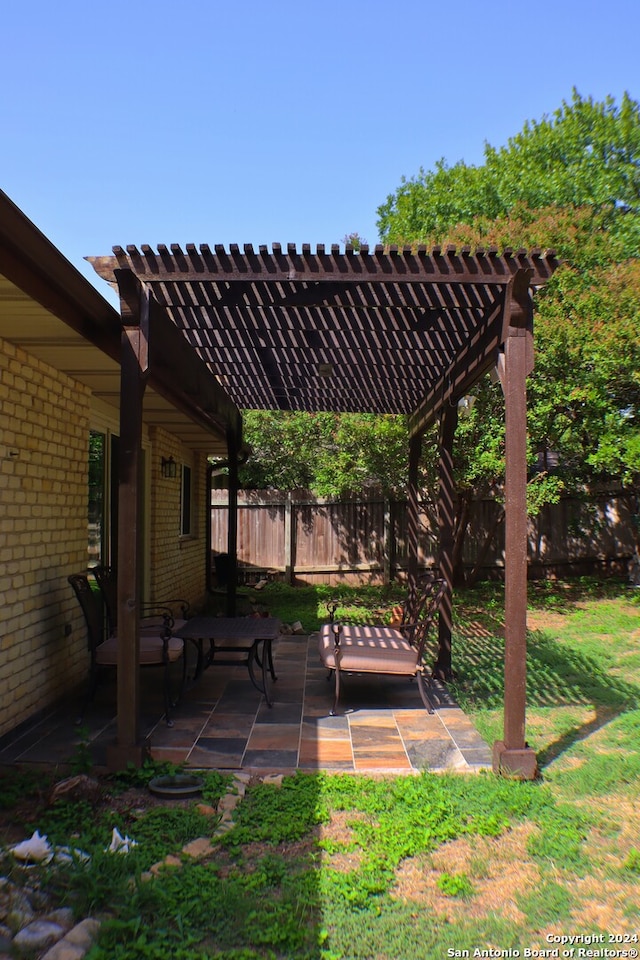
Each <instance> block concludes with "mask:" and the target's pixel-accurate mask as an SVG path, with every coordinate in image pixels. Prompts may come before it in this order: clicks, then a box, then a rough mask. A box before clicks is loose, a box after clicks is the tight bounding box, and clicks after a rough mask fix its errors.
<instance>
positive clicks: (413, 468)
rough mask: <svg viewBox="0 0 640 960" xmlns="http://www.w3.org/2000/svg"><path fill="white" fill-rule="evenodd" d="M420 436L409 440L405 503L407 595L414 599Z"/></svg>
mask: <svg viewBox="0 0 640 960" xmlns="http://www.w3.org/2000/svg"><path fill="white" fill-rule="evenodd" d="M421 450H422V436H421V434H419V433H418V434H415V435H414V436H412V437H410V438H409V489H408V503H407V581H408V594H409V596H410V597H414V596H415V594H416V590H417V588H418V567H419V549H420V540H419V531H420V505H419V503H418V466H419V463H420V452H421Z"/></svg>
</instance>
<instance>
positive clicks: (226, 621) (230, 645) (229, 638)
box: [175, 617, 280, 706]
mask: <svg viewBox="0 0 640 960" xmlns="http://www.w3.org/2000/svg"><path fill="white" fill-rule="evenodd" d="M279 634H280V621H279V620H277V619H276V618H275V617H192V619H191V620H187V622H186V623H185V624H184V625H183V626H181V627H180V629H179V630H176V632H175V636H176V637H180V638H181V639H182V640H191V641H192V642H193V643H194V644H195V645H196V647H197V649H198V660H197V663H196V671H195V676H194V679H196V678H197V677H199V676H200V675H201V673H202V672H203V670H206V668H207V667H209V666H211V665H212V664H216V663H217V664H220V665H221V666H238V664H241V665H244V666H246V667H247V669H248V671H249V677H250V678H251V682H252V683H253V685H254V687H255V688H256V690H259V691H260V693H262V694H263V695H264V698H265V700H266V701H267V705H268V706H271V698H270V697H269V690H268V687H267V670H268V671H269V673H270V674H271V677H272V679H273V680H277V679H278V678H277V677H276V674H275V671H274V669H273V654H272V649H271V645H272V643H273V641H274V640H275V639H276V638H277V637H278V636H279ZM206 640H208V641H209V651H208V653H207V656H206V660H205V656H204V649H203V647H204V642H205V641H206ZM219 654H223V655H224V654H229V655H231V654H233V655H234V656H222V657H221V656H219ZM256 666H257V667H258V668H259V670H260V672H261V675H262V684H260V683H259V682H258V679H257V677H256V672H255V667H256Z"/></svg>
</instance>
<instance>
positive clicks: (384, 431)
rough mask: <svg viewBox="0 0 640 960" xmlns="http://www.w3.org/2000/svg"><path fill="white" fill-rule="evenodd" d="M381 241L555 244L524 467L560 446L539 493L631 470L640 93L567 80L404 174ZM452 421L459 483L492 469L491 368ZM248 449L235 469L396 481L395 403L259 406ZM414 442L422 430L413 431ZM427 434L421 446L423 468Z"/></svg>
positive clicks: (637, 469) (639, 297)
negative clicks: (580, 87) (603, 95)
mask: <svg viewBox="0 0 640 960" xmlns="http://www.w3.org/2000/svg"><path fill="white" fill-rule="evenodd" d="M378 215H379V220H378V227H379V230H380V237H381V239H382V240H383V241H385V242H388V243H397V244H407V243H409V244H413V243H418V242H419V243H424V244H426V245H427V246H434V245H436V244H445V243H451V244H454V245H456V246H462V245H466V244H468V245H470V246H471V247H479V246H482V247H487V246H496V247H497V248H498V249H499V250H503V249H505V248H507V247H515V248H518V247H525V248H528V249H533V248H543V249H554V250H555V251H556V253H557V254H558V256H559V257H560V258H561V259H562V260H563V266H562V267H561V268H560V269H559V270H558V271H557V272H556V274H555V275H554V277H553V278H552V280H551V282H550V283H549V284H548V285H547V286H546V287H545V288H543V290H542V291H541V292H540V294H539V295H538V297H537V313H536V319H535V343H536V367H535V370H534V373H533V375H532V376H531V378H530V382H529V423H528V426H529V441H530V454H531V462H532V465H533V464H535V462H536V458H538V460H539V461H540V462H541V463H542V464H543V465H544V464H545V463H548V462H549V461H548V454H549V453H552V454H553V455H554V462H555V458H556V457H557V460H558V468H557V471H556V472H555V473H554V475H553V476H552V477H546V478H544V479H543V482H541V483H540V484H538V485H537V486H536V487H535V489H537V490H538V500H539V501H544V499H545V498H547V499H549V498H553V497H555V496H557V492H558V488H559V484H560V483H561V482H564V483H565V484H567V485H576V484H582V483H585V482H588V481H591V480H597V479H602V480H611V479H616V480H621V481H623V482H631V481H632V480H633V479H634V477H637V475H638V474H639V473H640V106H639V104H638V103H637V102H636V101H634V100H632V99H631V98H630V97H629V96H628V95H626V94H625V96H624V97H623V99H622V101H621V103H620V105H617V104H616V102H615V101H614V100H613V98H611V97H608V98H607V99H606V100H605V101H604V102H602V103H597V102H594V101H593V100H592V99H585V98H583V97H581V96H580V95H579V94H578V93H577V92H576V91H574V92H573V96H572V99H571V102H569V103H567V102H563V103H562V105H561V107H560V108H559V109H558V110H557V111H556V112H555V113H554V114H553V116H551V117H544V118H542V119H541V120H539V121H532V122H529V123H527V124H525V126H524V128H523V129H522V131H521V132H520V133H518V134H516V135H515V136H514V137H512V138H511V139H510V140H509V141H508V142H507V144H506V146H504V147H500V148H494V147H492V146H489V145H488V144H487V145H486V146H485V151H484V164H483V165H481V166H477V167H474V166H468V165H466V164H465V163H464V162H462V161H461V162H459V163H456V164H455V165H453V166H448V165H447V163H446V162H445V161H444V160H442V161H440V163H438V164H437V165H436V167H435V169H434V170H432V171H427V172H425V171H423V170H421V171H420V172H419V174H418V175H417V176H416V177H414V178H411V179H408V180H406V179H405V180H403V181H402V183H401V184H400V186H399V187H398V188H397V190H396V191H395V192H394V193H392V194H391V195H390V196H389V197H388V198H387V200H386V202H385V203H384V204H382V206H381V207H380V208H379V210H378ZM475 392H476V393H477V402H476V404H475V406H474V407H473V410H472V411H471V414H470V416H469V417H468V418H465V419H464V420H462V421H461V423H460V426H459V428H458V431H457V434H456V450H455V456H456V469H457V478H458V483H459V489H460V490H461V492H463V491H465V490H467V491H474V492H476V493H478V492H481V491H483V490H487V489H491V488H493V487H495V486H496V485H497V484H499V483H500V482H501V480H502V477H503V471H504V447H503V440H504V417H503V399H502V394H501V390H500V387H499V386H497V385H494V384H492V383H491V382H490V381H489V378H486V380H484V381H483V382H482V383H480V384H478V385H477V386H476V388H475ZM246 429H247V437H248V441H249V443H250V444H251V445H252V446H253V447H254V451H255V453H254V458H253V460H252V461H250V462H249V464H247V466H246V467H245V468H244V472H243V480H244V482H245V483H246V484H248V485H255V486H285V487H288V488H291V487H296V486H308V487H311V488H312V489H314V490H315V491H316V492H317V493H319V494H324V495H330V494H333V495H336V494H343V493H346V492H349V491H352V490H355V489H361V488H362V487H363V486H366V485H368V484H371V483H373V482H376V481H377V482H378V483H379V484H380V485H381V486H382V487H383V488H384V489H386V490H387V491H390V492H394V491H400V490H402V489H403V487H404V484H405V483H406V424H405V421H404V419H403V418H401V417H385V418H378V417H374V416H355V415H350V416H348V417H347V416H343V417H336V416H334V415H330V414H315V415H305V414H277V413H269V414H261V413H251V414H249V415H248V416H247V418H246ZM427 441H428V438H427ZM434 453H435V444H431V443H429V442H425V444H424V464H423V468H424V478H425V482H429V478H433V476H434V462H433V455H434Z"/></svg>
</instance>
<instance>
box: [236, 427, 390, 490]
mask: <svg viewBox="0 0 640 960" xmlns="http://www.w3.org/2000/svg"><path fill="white" fill-rule="evenodd" d="M244 423H245V439H246V441H247V443H248V445H249V446H250V447H251V450H252V456H251V458H250V459H249V460H248V462H247V463H246V464H245V465H244V466H243V467H242V468H241V471H240V480H241V483H242V484H243V486H245V487H248V488H254V489H259V488H267V487H274V488H278V489H281V490H294V489H297V488H305V489H309V490H312V491H313V492H314V493H315V494H316V495H318V496H326V497H333V496H347V495H348V494H350V493H355V492H359V491H361V490H362V489H364V488H366V487H371V486H375V487H377V488H379V489H381V490H382V491H384V492H386V493H393V492H399V491H401V490H403V489H404V488H405V486H406V480H407V428H406V421H405V418H404V417H397V416H386V417H380V416H375V415H374V414H342V415H337V414H333V413H302V412H299V413H288V412H287V413H285V412H271V411H251V410H249V411H246V412H245V414H244Z"/></svg>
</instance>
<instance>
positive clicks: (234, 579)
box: [226, 428, 239, 617]
mask: <svg viewBox="0 0 640 960" xmlns="http://www.w3.org/2000/svg"><path fill="white" fill-rule="evenodd" d="M227 451H228V462H229V519H228V526H227V554H228V557H229V575H228V580H227V610H226V612H227V616H228V617H235V615H236V601H237V593H238V589H237V588H238V486H239V482H238V452H239V451H238V443H237V438H236V434H235V432H234V430H232V429H231V428H230V429H228V430H227Z"/></svg>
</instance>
